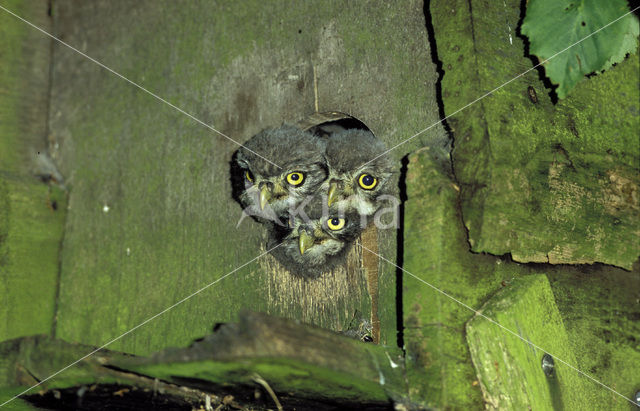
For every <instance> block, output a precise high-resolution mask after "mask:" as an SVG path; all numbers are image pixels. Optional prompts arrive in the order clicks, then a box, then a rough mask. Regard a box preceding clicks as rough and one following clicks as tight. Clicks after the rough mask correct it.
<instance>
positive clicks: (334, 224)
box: [327, 217, 345, 231]
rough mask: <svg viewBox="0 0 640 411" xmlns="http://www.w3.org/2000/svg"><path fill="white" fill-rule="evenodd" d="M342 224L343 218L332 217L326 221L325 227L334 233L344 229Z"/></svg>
mask: <svg viewBox="0 0 640 411" xmlns="http://www.w3.org/2000/svg"><path fill="white" fill-rule="evenodd" d="M344 223H345V220H344V218H337V217H334V218H330V219H328V220H327V227H329V229H330V230H333V231H336V230H339V229H341V228H342V227H344Z"/></svg>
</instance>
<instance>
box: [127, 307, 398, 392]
mask: <svg viewBox="0 0 640 411" xmlns="http://www.w3.org/2000/svg"><path fill="white" fill-rule="evenodd" d="M399 355H401V351H400V350H398V349H395V348H392V349H389V348H385V347H381V346H378V345H375V344H371V343H363V342H360V341H357V340H355V339H352V338H347V337H343V336H340V335H338V334H335V333H333V332H329V331H327V330H323V329H320V328H316V327H311V326H305V325H302V324H300V323H299V322H294V321H292V320H285V319H279V318H274V317H269V316H266V315H264V314H258V313H245V314H243V315H242V316H241V317H240V321H239V322H238V323H237V324H235V323H234V324H225V325H223V326H221V327H220V328H219V329H218V330H217V332H215V333H214V334H212V335H211V336H207V337H205V338H204V339H203V340H201V341H198V342H196V343H194V344H193V345H191V346H190V347H189V348H186V349H173V350H166V351H164V352H160V353H158V354H155V355H154V356H153V358H152V359H150V360H145V359H132V360H126V359H125V360H123V361H118V362H117V363H116V364H117V365H118V366H119V367H122V368H124V369H127V370H133V371H136V372H139V373H142V374H144V375H149V376H153V377H157V378H160V379H162V380H166V381H173V382H175V383H180V384H186V385H190V382H189V381H191V382H192V384H193V386H195V387H201V388H202V387H207V386H216V385H218V384H250V383H251V381H252V380H253V379H254V375H255V373H259V375H260V376H261V377H262V378H263V379H264V380H266V381H268V383H269V385H270V386H271V388H272V389H273V390H274V391H275V392H276V393H277V394H278V395H282V394H285V393H288V394H287V395H290V396H293V397H299V398H327V399H329V398H331V399H333V400H342V401H352V402H358V401H365V402H367V401H378V402H380V403H386V402H388V401H389V399H390V398H400V397H401V396H402V395H404V390H405V385H404V381H403V368H402V366H401V363H400V362H399V361H401V357H399Z"/></svg>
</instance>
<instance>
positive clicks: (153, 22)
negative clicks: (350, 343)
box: [50, 0, 446, 354]
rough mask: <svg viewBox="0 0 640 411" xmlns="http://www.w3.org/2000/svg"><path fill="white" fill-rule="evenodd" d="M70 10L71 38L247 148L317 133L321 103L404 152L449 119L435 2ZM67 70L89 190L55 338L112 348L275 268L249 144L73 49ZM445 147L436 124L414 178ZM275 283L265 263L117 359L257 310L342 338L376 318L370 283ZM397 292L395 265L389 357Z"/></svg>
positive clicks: (60, 109) (63, 60)
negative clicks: (437, 144) (431, 50)
mask: <svg viewBox="0 0 640 411" xmlns="http://www.w3.org/2000/svg"><path fill="white" fill-rule="evenodd" d="M53 5H54V14H53V15H54V18H55V21H56V24H55V27H56V35H58V36H61V37H62V38H63V39H64V40H65V41H67V42H69V43H70V44H71V45H73V46H75V47H79V49H80V50H81V51H82V52H86V53H87V54H88V55H90V56H92V57H93V58H96V59H97V60H99V61H100V62H102V63H103V64H105V65H107V66H109V67H111V68H112V69H114V70H116V71H118V72H119V73H121V74H122V75H124V76H126V77H128V78H130V79H131V80H132V81H136V82H138V83H139V84H140V85H142V86H143V87H145V88H148V89H149V90H150V91H152V92H154V93H156V94H158V95H159V96H161V97H163V98H165V99H167V100H168V101H170V102H171V103H173V104H175V105H177V106H179V107H181V108H182V109H184V110H185V111H187V112H189V113H191V114H193V115H194V116H195V117H197V118H199V119H201V120H202V121H204V122H206V123H207V124H211V125H212V126H213V127H216V128H217V129H218V130H220V131H221V132H223V133H224V134H226V135H228V136H230V137H231V138H233V139H235V140H237V141H239V142H243V141H246V139H248V138H249V137H250V136H252V135H253V134H255V133H257V132H258V131H260V130H261V129H263V128H265V127H269V126H277V125H279V124H281V123H282V122H283V121H286V122H289V123H296V122H297V121H299V120H300V119H304V118H306V117H307V116H308V115H309V114H310V113H314V112H316V107H315V106H316V101H317V104H318V111H320V112H325V111H338V112H342V113H346V114H348V115H351V116H354V117H356V118H357V119H358V120H360V121H362V122H363V123H364V124H366V125H367V126H369V127H370V128H371V130H372V131H373V132H374V134H375V135H376V136H378V137H379V138H381V139H382V140H384V141H385V143H386V144H387V145H388V146H389V147H391V146H393V145H395V144H397V143H399V142H401V141H402V140H403V139H405V138H408V137H410V136H412V135H414V134H415V133H416V132H417V131H419V130H422V129H423V128H425V127H427V126H428V125H431V124H433V123H435V122H436V121H437V119H438V109H437V104H436V102H435V89H434V83H435V80H436V78H437V74H436V73H435V67H434V66H433V65H432V64H431V63H430V60H429V54H428V44H427V39H426V30H425V26H424V16H423V12H422V2H419V1H411V2H409V3H406V4H403V5H401V6H399V5H396V4H391V3H386V2H377V1H371V2H368V3H367V2H364V3H361V2H355V3H347V4H345V3H343V2H333V3H327V4H325V5H323V7H317V5H314V4H310V3H301V2H289V3H276V4H275V5H272V7H267V8H266V7H264V4H263V3H261V2H258V1H252V2H232V3H211V2H204V1H202V2H189V3H185V4H177V3H175V2H171V1H166V2H160V3H158V2H157V1H149V2H135V4H132V3H130V2H125V1H120V2H119V1H113V2H99V3H86V2H81V1H68V0H61V1H56V2H54V3H53ZM389 50H393V52H391V53H390V52H389ZM54 56H55V58H54V67H53V89H52V107H53V108H52V116H51V121H50V126H51V134H52V139H53V141H55V143H57V144H58V147H59V150H58V151H57V152H56V153H54V154H55V156H56V158H59V159H61V160H62V161H61V163H62V165H61V167H62V171H63V174H64V175H65V176H67V177H68V180H69V185H70V186H72V190H71V197H70V210H69V218H68V224H67V226H66V233H65V243H64V247H63V256H62V279H61V294H60V295H61V298H60V306H59V307H60V309H59V312H58V313H59V315H58V318H59V321H58V326H57V329H56V335H58V336H60V337H61V338H65V339H68V340H72V341H83V342H85V343H89V344H95V345H99V344H101V343H104V342H105V341H108V340H109V339H111V338H113V337H114V336H117V335H119V334H120V333H122V332H124V331H126V330H128V329H130V328H131V327H133V326H135V325H137V324H139V323H141V322H142V321H144V320H146V319H147V318H149V317H151V316H152V315H154V314H156V313H158V312H160V311H161V310H163V309H165V308H166V307H168V306H170V305H171V304H173V303H175V302H176V301H179V300H180V299H182V298H184V297H186V296H188V295H190V294H191V293H193V292H194V291H196V290H198V289H199V288H201V287H204V286H205V285H207V284H210V283H212V282H213V281H216V280H217V279H219V278H221V277H222V276H223V275H225V274H227V273H229V272H231V271H232V270H233V269H235V268H236V267H238V266H240V265H242V264H245V263H247V262H249V261H251V260H252V259H253V258H255V257H257V256H259V255H260V253H261V252H262V249H261V244H263V230H264V229H263V227H261V226H260V225H258V224H256V223H254V222H253V221H250V219H245V220H244V221H243V222H242V223H241V224H240V226H239V227H236V223H237V221H238V219H239V217H240V214H241V209H240V206H239V205H238V204H236V203H235V202H234V201H233V200H232V198H231V193H230V184H229V176H228V171H229V166H228V162H229V160H230V156H231V153H233V152H234V151H235V150H236V149H237V145H235V144H234V143H232V142H231V141H229V140H227V139H226V138H224V137H221V136H220V135H218V134H216V133H214V132H211V131H210V130H208V129H206V128H204V127H203V126H202V125H200V124H198V123H196V122H195V121H193V120H192V119H190V118H188V117H186V116H185V115H184V114H181V113H179V112H177V111H176V110H175V109H173V108H171V107H168V106H166V105H164V104H162V103H161V102H159V101H157V100H156V99H154V98H153V97H151V96H149V95H147V94H145V93H144V92H142V91H140V90H139V89H136V88H135V87H133V86H132V85H131V84H129V83H126V82H125V81H123V80H122V79H120V78H117V77H115V76H114V75H112V74H111V73H109V72H107V71H105V70H104V69H101V68H100V67H98V66H96V65H95V63H92V62H90V61H88V60H87V59H86V58H84V57H82V56H79V55H78V54H77V53H75V52H73V51H71V50H69V49H67V48H65V47H64V46H61V45H59V44H56V45H55V46H54ZM314 71H315V73H316V76H315V80H316V81H315V83H317V93H316V92H315V87H314V75H313V73H314ZM445 138H446V136H445V134H444V132H443V130H442V128H441V127H435V128H432V129H431V130H429V132H428V133H425V134H424V135H421V136H420V137H419V138H414V139H413V140H411V141H410V142H409V143H407V144H405V145H403V146H401V148H399V149H396V150H394V151H393V152H392V155H393V156H394V158H396V159H398V161H397V164H398V168H400V161H399V159H400V158H401V157H402V156H403V155H404V154H406V153H407V152H408V151H409V150H412V149H414V148H415V147H418V146H420V145H421V144H424V142H425V141H432V140H444V139H445ZM105 206H106V207H105ZM105 210H107V211H106V212H105ZM378 234H379V244H380V248H379V249H380V253H381V254H383V255H384V256H385V257H387V258H390V259H395V253H396V246H395V241H396V232H395V230H393V229H388V230H381V231H380V232H379V233H378ZM354 250H355V247H354ZM351 267H353V266H351ZM356 267H357V266H356ZM272 269H274V264H273V262H272V261H271V260H270V258H269V257H267V256H265V257H261V258H259V259H258V260H257V261H254V262H252V263H251V264H249V265H247V266H246V267H243V268H242V269H240V270H239V271H237V272H234V273H233V274H231V275H230V276H229V277H227V278H225V279H224V280H221V281H220V282H218V283H216V284H215V285H214V286H212V287H210V288H208V289H207V290H205V291H203V292H202V293H201V294H199V295H197V296H195V297H193V298H192V299H190V300H188V301H186V302H185V303H183V304H182V305H180V306H179V307H176V308H175V309H173V310H171V311H170V312H168V313H166V314H164V315H163V316H161V317H159V318H157V319H155V320H154V321H153V322H152V323H149V324H147V325H146V326H145V327H142V328H140V329H138V330H136V331H135V332H134V333H132V334H130V335H128V336H127V337H125V338H123V339H122V340H121V341H119V342H117V343H116V344H115V348H116V349H120V350H123V351H127V352H133V353H138V354H144V353H149V352H152V351H155V350H158V349H161V348H163V347H165V346H167V345H173V346H181V345H185V344H187V343H188V342H189V341H190V340H192V339H193V338H197V337H198V336H201V335H204V334H206V333H207V332H208V330H210V329H211V327H212V325H213V323H215V322H221V321H229V320H231V319H233V318H235V315H236V313H237V312H238V311H239V310H240V309H241V308H250V309H252V310H256V311H267V312H270V313H272V314H277V315H282V316H286V317H292V318H302V319H304V321H308V322H311V323H314V324H319V325H322V326H325V327H328V328H331V329H334V330H341V329H345V328H348V325H349V324H350V323H352V322H354V323H357V322H358V321H359V319H360V317H362V318H364V319H367V320H368V319H369V318H370V312H369V310H370V308H369V307H370V298H369V296H368V293H367V288H366V282H365V279H364V278H363V277H362V276H359V275H354V273H352V272H350V273H349V274H348V275H347V274H337V273H336V274H335V275H334V276H333V277H332V276H331V275H329V276H327V277H326V278H324V279H321V280H319V284H320V283H321V284H322V285H321V287H326V288H325V289H324V290H323V291H322V293H320V292H318V293H309V290H310V287H311V285H310V284H309V283H300V284H296V281H297V280H295V279H291V278H287V277H285V276H283V275H280V274H279V273H280V271H277V270H275V269H274V271H269V270H272ZM338 277H341V278H338ZM395 279H396V276H395V269H394V268H393V267H389V266H386V265H382V266H381V268H380V272H379V290H380V296H379V308H380V310H379V318H380V324H381V329H380V342H381V343H383V344H393V343H395V341H396V330H397V324H396V313H395V307H396V296H395V289H396V287H395ZM302 305H304V308H303V307H302ZM303 311H305V312H306V314H305V315H304V316H303V315H302V312H303ZM353 319H356V320H357V321H353Z"/></svg>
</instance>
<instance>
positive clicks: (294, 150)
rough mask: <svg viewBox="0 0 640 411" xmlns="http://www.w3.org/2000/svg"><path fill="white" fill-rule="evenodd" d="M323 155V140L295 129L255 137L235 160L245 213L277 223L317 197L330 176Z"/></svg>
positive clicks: (235, 169) (289, 127) (237, 154)
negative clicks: (311, 196) (287, 212)
mask: <svg viewBox="0 0 640 411" xmlns="http://www.w3.org/2000/svg"><path fill="white" fill-rule="evenodd" d="M254 152H255V153H260V154H261V155H262V156H264V157H265V158H268V159H269V160H271V161H273V162H274V163H275V164H277V165H278V166H280V167H281V168H278V167H277V166H275V165H273V164H271V163H269V162H267V161H265V160H264V159H263V158H261V157H259V156H257V155H256V154H254ZM323 152H324V143H323V141H322V140H320V139H318V138H317V137H315V136H313V135H311V134H310V133H306V132H304V131H302V130H299V129H297V128H295V127H293V126H282V127H280V128H276V129H267V130H264V131H262V132H261V133H259V134H257V135H255V136H254V137H252V138H251V139H250V140H249V141H248V142H247V143H246V144H245V145H244V147H241V148H240V149H239V150H238V151H237V153H236V155H235V157H234V159H233V163H234V164H235V167H233V168H234V169H233V170H232V173H233V174H235V177H236V181H237V182H238V183H237V184H236V189H237V191H238V193H237V197H238V200H239V201H240V203H241V204H242V206H243V207H244V208H245V211H247V213H248V214H250V215H253V216H257V217H258V219H260V218H262V219H267V220H273V219H274V217H275V216H278V215H282V213H283V212H285V211H286V210H287V209H289V208H290V207H293V206H294V205H296V204H298V203H300V202H301V201H302V200H303V199H304V198H305V197H307V196H309V195H312V194H313V193H315V191H316V190H317V189H318V187H319V186H320V185H321V184H322V182H323V181H324V180H326V178H327V173H328V172H327V166H326V163H325V161H324V157H323V155H322V153H323Z"/></svg>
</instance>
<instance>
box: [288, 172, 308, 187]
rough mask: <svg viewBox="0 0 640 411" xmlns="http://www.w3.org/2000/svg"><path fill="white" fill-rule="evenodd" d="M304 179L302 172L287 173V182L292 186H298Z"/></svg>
mask: <svg viewBox="0 0 640 411" xmlns="http://www.w3.org/2000/svg"><path fill="white" fill-rule="evenodd" d="M303 181H304V174H302V173H301V172H299V171H294V172H293V173H289V174H287V183H289V184H291V185H292V186H299V185H300V184H302V182H303Z"/></svg>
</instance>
